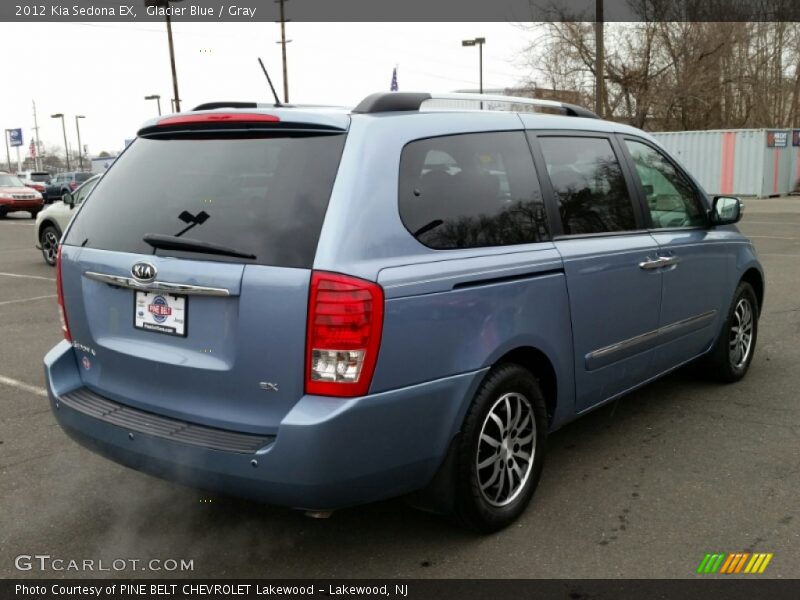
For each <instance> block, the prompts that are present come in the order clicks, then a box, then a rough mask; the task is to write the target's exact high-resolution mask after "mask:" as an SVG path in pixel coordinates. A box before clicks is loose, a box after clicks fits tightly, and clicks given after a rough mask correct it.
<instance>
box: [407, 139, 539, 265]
mask: <svg viewBox="0 0 800 600" xmlns="http://www.w3.org/2000/svg"><path fill="white" fill-rule="evenodd" d="M398 202H399V208H400V218H401V219H402V221H403V224H404V225H405V227H406V229H408V231H409V232H411V234H412V235H413V236H414V237H415V238H416V239H417V240H418V241H419V242H421V243H422V244H424V245H426V246H428V247H429V248H434V249H436V250H450V249H456V248H476V247H486V246H506V245H511V244H528V243H531V242H539V241H542V240H546V239H549V233H548V228H547V217H546V213H545V210H544V204H543V200H542V194H541V191H540V189H539V182H538V181H537V179H536V171H535V170H534V166H533V158H532V156H531V153H530V149H529V148H528V143H527V140H526V139H525V134H523V133H522V132H520V131H516V132H498V133H475V134H462V135H451V136H443V137H436V138H428V139H424V140H417V141H414V142H410V143H409V144H406V146H405V148H403V153H402V155H401V157H400V187H399V190H398Z"/></svg>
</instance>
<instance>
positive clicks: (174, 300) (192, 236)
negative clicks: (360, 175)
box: [61, 112, 346, 433]
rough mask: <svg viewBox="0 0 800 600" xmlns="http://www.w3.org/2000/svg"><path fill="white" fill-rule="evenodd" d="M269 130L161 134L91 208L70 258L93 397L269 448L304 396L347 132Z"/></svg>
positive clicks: (213, 120)
mask: <svg viewBox="0 0 800 600" xmlns="http://www.w3.org/2000/svg"><path fill="white" fill-rule="evenodd" d="M209 115H210V116H209ZM224 115H229V116H227V117H226V116H224ZM230 115H232V116H230ZM268 117H269V115H259V114H258V113H255V114H251V115H246V114H241V113H224V114H223V113H220V112H214V113H197V114H194V115H188V116H178V117H168V118H166V119H163V120H162V121H161V122H160V124H154V125H152V126H150V127H148V128H145V129H143V130H142V131H141V132H140V135H139V137H138V138H137V139H136V140H135V141H134V142H133V143H132V144H131V145H130V146H129V147H128V149H127V150H126V151H125V153H124V154H123V155H122V156H121V157H120V158H119V159H118V160H117V161H116V162H115V163H114V165H113V166H112V167H111V168H110V169H109V170H108V172H107V173H106V175H105V176H104V177H103V179H102V180H101V181H100V182H99V183H98V184H97V186H96V188H95V189H94V191H93V193H92V194H91V196H90V197H89V198H88V199H87V200H86V202H85V203H84V205H83V207H82V208H81V210H80V213H79V214H78V215H77V217H76V218H75V219H74V220H73V223H72V224H71V226H70V228H69V230H68V231H67V234H66V236H65V240H64V244H63V246H62V256H61V276H62V281H63V293H64V304H65V310H66V314H67V321H68V323H69V329H70V333H71V336H72V339H73V345H74V347H75V348H76V353H77V357H78V362H79V364H80V372H81V377H82V380H83V383H84V385H85V386H87V387H88V388H90V389H92V390H93V391H95V392H97V393H99V394H101V395H104V396H106V397H108V398H111V399H112V400H116V401H117V402H120V403H123V404H126V405H129V406H132V407H135V408H139V409H141V410H146V411H150V412H154V413H158V414H162V415H166V416H170V417H173V418H177V419H182V420H185V421H189V422H193V423H200V424H204V425H208V426H212V427H220V428H223V429H234V430H238V431H245V432H252V433H274V432H275V430H276V428H277V426H278V424H279V423H280V421H281V419H282V418H283V416H284V415H285V414H286V413H287V412H288V411H289V410H290V409H291V407H292V406H293V405H294V404H295V403H296V402H297V400H298V399H299V398H300V397H301V396H302V394H303V382H304V377H303V375H304V364H305V354H304V352H305V330H306V318H307V314H306V313H307V305H308V295H309V281H310V275H311V267H312V264H313V260H314V255H315V252H316V247H317V243H318V240H319V235H320V230H321V228H322V222H323V220H324V217H325V212H326V210H327V206H328V201H329V198H330V194H331V190H332V187H333V182H334V180H335V177H336V172H337V169H338V165H339V161H340V158H341V155H342V151H343V147H344V141H345V135H346V133H345V130H346V121H344V122H342V121H340V122H339V123H333V124H330V123H328V124H320V123H313V122H312V123H300V122H292V121H287V119H286V118H284V119H282V120H280V119H278V118H275V117H273V118H272V119H270V118H268Z"/></svg>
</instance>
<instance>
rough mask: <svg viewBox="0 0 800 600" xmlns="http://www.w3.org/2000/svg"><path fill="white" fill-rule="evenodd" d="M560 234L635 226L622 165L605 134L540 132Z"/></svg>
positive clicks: (540, 141)
mask: <svg viewBox="0 0 800 600" xmlns="http://www.w3.org/2000/svg"><path fill="white" fill-rule="evenodd" d="M539 144H540V145H541V148H542V153H543V154H544V159H545V163H546V164H547V173H548V175H549V177H550V182H551V183H552V184H553V190H554V191H555V195H556V201H557V202H558V210H559V214H560V215H561V223H562V225H563V228H564V234H565V235H578V234H587V233H608V232H615V231H631V230H635V229H636V228H637V227H636V217H635V215H634V212H633V202H632V201H631V197H630V194H629V193H628V187H627V185H626V184H625V177H624V176H623V174H622V168H621V167H620V164H619V161H618V160H617V157H616V155H615V154H614V149H613V148H612V147H611V142H610V141H609V140H607V139H605V138H593V137H549V136H548V137H541V138H539Z"/></svg>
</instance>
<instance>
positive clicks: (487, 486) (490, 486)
mask: <svg viewBox="0 0 800 600" xmlns="http://www.w3.org/2000/svg"><path fill="white" fill-rule="evenodd" d="M535 419H536V417H535V415H534V412H533V408H532V406H531V403H530V402H529V401H528V399H527V398H526V397H525V396H523V395H522V394H519V393H514V392H512V393H508V394H504V395H503V396H501V397H500V398H499V399H498V400H497V402H495V403H494V405H493V406H492V408H491V410H489V413H488V414H487V415H486V418H485V420H484V422H483V426H482V427H481V435H480V438H479V440H478V451H477V455H476V457H475V464H476V468H477V473H478V484H479V486H480V490H481V495H482V496H483V498H484V500H486V502H488V503H489V504H491V505H492V506H506V505H507V504H510V503H511V502H513V501H514V499H516V498H517V496H519V494H520V492H521V491H522V490H523V489H524V488H525V484H526V483H527V482H528V479H529V477H530V474H531V471H532V470H533V461H534V453H535V451H536V422H535Z"/></svg>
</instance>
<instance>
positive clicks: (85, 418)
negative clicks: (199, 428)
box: [45, 342, 484, 510]
mask: <svg viewBox="0 0 800 600" xmlns="http://www.w3.org/2000/svg"><path fill="white" fill-rule="evenodd" d="M483 374H484V371H477V372H473V373H468V374H463V375H457V376H453V377H448V378H445V379H440V380H436V381H432V382H428V383H424V384H420V385H415V386H411V387H407V388H402V389H399V390H393V391H390V392H384V393H380V394H373V395H370V396H364V397H362V398H355V399H335V398H325V397H318V396H304V397H302V398H301V399H300V400H299V401H298V402H297V404H296V405H295V406H294V408H293V409H292V410H291V411H290V412H289V413H288V414H287V415H286V416H285V417H284V419H283V421H282V422H281V424H280V426H279V428H278V432H277V435H276V436H275V438H274V440H273V441H271V442H270V443H268V444H267V445H265V446H264V447H262V448H260V449H258V450H257V451H255V452H251V453H242V452H225V451H220V450H215V449H210V448H206V447H199V446H196V445H189V444H185V443H180V442H176V441H173V440H170V439H164V438H162V437H157V436H153V435H148V434H146V433H142V432H141V431H139V430H131V429H130V428H128V427H125V426H120V425H117V424H112V423H109V422H107V421H103V420H101V419H98V418H96V417H93V416H91V415H89V414H86V413H85V412H81V411H79V410H75V409H74V408H72V407H70V406H68V405H67V403H66V402H63V401H61V400H60V397H61V396H64V395H66V394H68V393H69V392H72V391H74V390H76V389H79V388H80V387H81V386H82V383H81V381H80V375H79V372H78V367H77V361H76V358H75V353H74V351H73V349H72V347H71V346H70V345H69V344H68V343H67V342H61V343H60V344H58V345H57V346H56V347H55V348H53V349H52V350H51V351H50V352H49V353H48V354H47V356H45V376H46V380H47V388H48V394H49V397H50V403H51V408H52V409H53V414H54V415H55V417H56V420H57V421H58V422H59V424H60V425H61V427H62V428H63V429H64V431H65V432H66V433H67V434H68V435H70V437H72V438H73V439H75V440H76V441H77V442H79V443H80V444H82V445H84V446H86V447H87V448H90V449H91V450H93V451H95V452H97V453H99V454H101V455H103V456H105V457H107V458H109V459H111V460H114V461H116V462H118V463H121V464H124V465H126V466H129V467H132V468H134V469H138V470H141V471H144V472H147V473H150V474H152V475H156V476H159V477H163V478H165V479H170V480H174V481H178V482H181V483H185V484H188V485H191V486H194V487H198V488H201V489H206V490H210V491H215V492H219V493H223V494H229V495H234V496H242V497H247V498H253V499H256V500H261V501H265V502H269V503H272V504H278V505H283V506H290V507H294V508H304V509H317V510H324V509H334V508H341V507H344V506H349V505H355V504H363V503H366V502H372V501H375V500H380V499H383V498H390V497H394V496H400V495H403V494H406V493H409V492H412V491H415V490H418V489H420V488H423V487H425V485H427V484H428V483H429V482H430V481H431V479H432V478H433V476H434V475H435V474H436V471H437V469H438V468H439V466H440V464H441V463H442V461H443V460H444V457H445V455H446V453H447V449H448V445H449V443H450V441H451V440H452V438H453V436H454V435H455V434H456V433H457V432H458V429H459V427H460V424H461V421H462V420H463V415H464V412H465V411H466V405H467V403H468V401H469V398H471V397H472V394H473V392H474V390H475V388H476V387H477V385H478V384H479V382H480V379H481V378H482V376H483Z"/></svg>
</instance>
